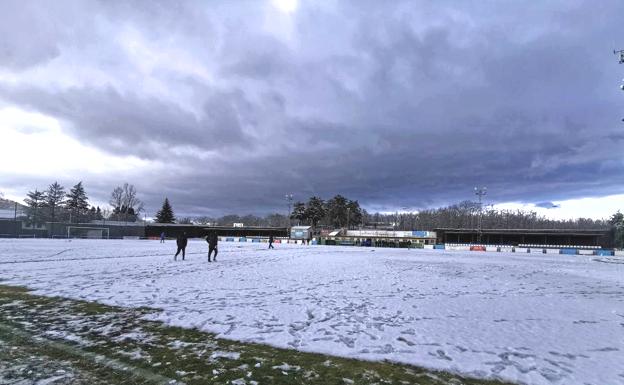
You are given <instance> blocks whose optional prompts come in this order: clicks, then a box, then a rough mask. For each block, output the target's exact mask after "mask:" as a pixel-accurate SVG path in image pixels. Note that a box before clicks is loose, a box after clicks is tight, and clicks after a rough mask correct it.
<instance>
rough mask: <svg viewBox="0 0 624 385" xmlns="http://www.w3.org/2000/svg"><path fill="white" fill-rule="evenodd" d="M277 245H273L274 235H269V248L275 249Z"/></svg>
mask: <svg viewBox="0 0 624 385" xmlns="http://www.w3.org/2000/svg"><path fill="white" fill-rule="evenodd" d="M274 248H275V247H273V236H272V235H269V249H274Z"/></svg>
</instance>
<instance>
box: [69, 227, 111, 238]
mask: <svg viewBox="0 0 624 385" xmlns="http://www.w3.org/2000/svg"><path fill="white" fill-rule="evenodd" d="M108 236H109V231H108V227H84V226H68V227H67V238H90V239H108Z"/></svg>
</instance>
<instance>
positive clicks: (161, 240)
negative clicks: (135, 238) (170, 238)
mask: <svg viewBox="0 0 624 385" xmlns="http://www.w3.org/2000/svg"><path fill="white" fill-rule="evenodd" d="M160 243H165V232H164V231H163V232H162V233H160Z"/></svg>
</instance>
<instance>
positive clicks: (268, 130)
mask: <svg viewBox="0 0 624 385" xmlns="http://www.w3.org/2000/svg"><path fill="white" fill-rule="evenodd" d="M150 4H151V3H150ZM167 4H169V3H167ZM40 5H41V6H39V7H37V6H35V5H34V3H31V4H30V5H29V7H27V8H28V9H25V7H22V6H20V5H15V6H11V7H12V9H14V11H15V12H17V14H19V15H21V16H20V17H21V18H22V19H24V18H25V20H26V21H29V20H30V21H32V20H31V19H32V18H35V19H36V21H39V20H42V27H43V28H44V29H43V31H46V30H49V31H48V32H49V33H48V32H42V34H44V35H41V36H40V35H37V34H35V35H32V36H29V35H28V34H24V33H23V28H24V26H21V25H20V24H19V23H16V22H14V21H13V22H12V24H11V26H9V27H7V26H6V25H5V27H0V28H4V29H6V32H7V33H9V32H10V35H9V36H14V37H16V38H19V39H18V40H17V41H12V40H11V39H9V38H5V37H0V47H4V50H5V52H9V54H8V55H3V58H0V67H4V68H6V69H7V71H8V73H11V71H17V72H19V71H20V70H24V69H25V68H33V67H35V68H37V66H40V67H41V68H43V69H45V68H46V66H51V65H52V66H54V65H58V66H61V63H65V62H66V67H62V66H61V67H60V68H68V71H71V69H72V68H73V66H84V67H85V68H92V69H93V70H94V71H95V72H96V73H98V74H99V76H102V78H101V79H100V78H97V79H96V80H92V81H90V79H85V81H84V82H83V83H84V84H80V81H77V80H76V79H75V78H73V77H71V76H69V79H70V80H72V81H70V83H71V86H63V85H62V84H61V85H58V84H55V85H50V84H47V83H46V82H45V81H41V80H40V78H38V79H39V81H31V82H29V81H27V80H24V81H19V82H8V81H1V82H0V98H1V99H3V100H4V101H5V102H7V103H10V104H15V105H17V106H20V107H22V108H27V109H30V110H34V111H39V112H41V113H44V114H47V115H50V116H54V117H56V118H58V119H60V120H61V121H62V122H64V124H63V129H64V130H65V131H66V132H67V133H70V134H71V135H72V136H74V137H76V138H78V139H79V140H81V141H83V142H85V143H88V144H90V145H92V146H95V147H98V148H100V149H103V150H105V151H108V152H111V153H114V154H118V155H135V156H139V157H141V158H143V159H148V160H151V161H155V162H161V163H164V164H167V166H168V167H167V168H166V169H165V171H162V170H160V171H156V170H154V171H153V172H147V173H146V174H144V175H143V176H141V175H134V176H133V178H135V179H134V180H132V181H130V182H133V183H135V184H136V185H137V186H138V187H139V188H140V191H142V192H143V193H144V194H145V197H146V201H147V203H148V206H149V207H150V208H151V209H154V210H155V208H157V206H158V205H159V204H160V202H161V201H162V199H163V197H164V196H165V195H167V196H168V197H169V198H170V199H171V200H172V202H173V203H174V207H176V206H175V205H176V203H177V207H178V210H181V211H182V212H183V213H186V214H199V213H211V214H215V215H217V214H219V213H223V212H239V213H243V212H255V213H266V212H269V211H273V210H281V209H282V206H285V205H284V202H283V195H284V194H285V193H287V192H288V193H290V192H292V193H294V194H295V195H296V199H306V198H307V197H308V196H310V195H320V196H322V197H324V198H328V197H330V196H331V195H334V194H337V193H341V194H344V195H347V196H349V197H351V198H354V199H359V200H360V201H361V202H362V203H363V204H364V205H365V206H367V207H370V208H378V209H389V210H393V209H395V208H397V207H410V208H423V207H429V206H436V205H443V204H448V203H453V202H456V201H459V200H464V199H471V198H473V196H472V188H473V187H474V186H475V185H487V186H488V190H489V194H488V199H490V200H492V201H495V202H505V201H512V200H513V201H524V202H538V203H539V204H541V203H544V202H547V203H549V202H550V201H552V200H564V199H569V198H577V197H584V196H602V195H607V194H613V193H617V192H621V185H622V183H624V160H623V158H622V155H621V149H622V148H624V134H623V131H622V130H623V128H622V126H621V123H620V118H621V117H620V115H621V113H624V112H623V111H622V109H621V106H622V101H624V99H622V97H624V95H621V92H619V93H618V90H617V86H618V83H617V82H618V81H619V78H620V77H621V74H622V73H623V72H622V69H624V68H619V67H618V66H617V63H616V62H617V60H616V58H615V57H613V56H611V54H610V52H611V50H612V49H614V48H619V47H618V46H617V44H624V42H623V41H617V38H618V37H619V36H622V32H623V29H624V27H623V26H622V23H621V22H620V20H619V18H618V15H621V14H622V12H624V5H622V4H621V3H620V2H615V1H613V2H600V3H598V4H596V3H593V2H583V1H574V2H569V1H565V2H548V3H545V2H544V3H528V4H527V3H518V2H460V3H450V2H436V3H430V2H422V3H419V2H392V3H390V4H387V3H379V2H344V3H342V2H341V3H339V4H337V5H335V6H323V5H318V4H316V5H315V4H307V3H305V2H302V4H300V7H299V8H298V10H297V11H296V12H295V13H293V14H292V15H291V16H288V15H285V14H280V13H279V12H278V11H276V10H274V9H273V10H272V9H271V6H270V5H269V4H264V3H260V2H254V3H253V4H249V3H245V6H243V5H242V4H238V5H237V4H235V3H234V2H223V3H214V4H212V3H211V6H206V4H205V3H202V2H198V3H184V4H183V5H181V6H172V7H169V6H166V5H163V4H161V3H157V4H155V5H153V6H151V5H148V4H145V3H141V2H133V3H131V4H114V3H106V2H93V3H90V2H85V3H83V4H82V5H81V7H80V8H79V9H75V7H72V6H71V5H68V6H66V7H65V6H63V5H62V4H61V5H58V6H57V7H55V8H54V9H48V8H50V7H51V5H49V4H47V3H42V4H40ZM1 7H6V5H4V6H1ZM30 7H33V9H34V11H32V10H30ZM169 8H171V9H169ZM65 11H68V12H69V13H70V14H72V15H74V16H77V14H82V15H84V18H80V17H74V18H73V19H72V20H71V21H68V23H67V24H68V25H66V26H64V27H62V28H61V27H58V28H57V27H55V26H56V25H58V24H59V23H58V21H59V20H61V19H62V20H66V19H65V17H64V12H65ZM0 14H4V15H6V12H4V13H0ZM24 15H26V16H24ZM5 18H6V16H5ZM28 18H31V19H28ZM18 19H19V18H18ZM75 20H81V21H80V22H77V21H75ZM55 21H56V22H55ZM0 24H2V23H0ZM21 24H27V23H21ZM27 43H32V44H27ZM98 44H100V47H101V49H100V50H94V49H93V48H92V46H93V45H98ZM23 45H27V46H29V47H30V48H24V47H22V46H23ZM80 53H85V55H80ZM87 54H88V55H87ZM53 68H59V67H53ZM43 69H42V71H43ZM98 71H99V72H98ZM102 73H103V74H104V75H102ZM65 76H67V75H65ZM1 79H2V77H1V76H0V80H1ZM78 80H80V79H78ZM76 83H78V84H76ZM109 178H110V179H111V180H112V179H113V178H112V176H107V177H106V178H105V179H107V180H108V179H109ZM80 179H82V178H80ZM122 182H123V181H120V182H119V183H122ZM101 183H102V182H101V180H100V181H98V182H97V184H98V186H99V185H100V184H101ZM155 185H157V186H158V188H155V187H154V186H155ZM112 187H114V186H111V189H112ZM98 189H99V187H98ZM102 190H103V191H105V190H106V189H105V187H102ZM98 191H99V190H98ZM97 194H103V195H106V194H107V193H100V192H98V193H97ZM102 199H104V200H106V199H107V197H106V196H104V197H103V198H102ZM540 207H541V206H540Z"/></svg>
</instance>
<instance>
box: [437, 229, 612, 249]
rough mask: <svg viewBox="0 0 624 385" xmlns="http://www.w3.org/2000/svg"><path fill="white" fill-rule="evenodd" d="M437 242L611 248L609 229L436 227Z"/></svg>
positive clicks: (610, 232)
mask: <svg viewBox="0 0 624 385" xmlns="http://www.w3.org/2000/svg"><path fill="white" fill-rule="evenodd" d="M435 233H436V234H437V243H460V244H462V243H463V244H471V243H481V244H488V245H509V246H518V245H525V244H531V245H544V246H548V245H564V246H601V247H603V248H611V247H613V236H612V231H611V230H610V229H593V230H580V229H482V230H481V242H478V240H479V230H477V229H452V228H439V229H435Z"/></svg>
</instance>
